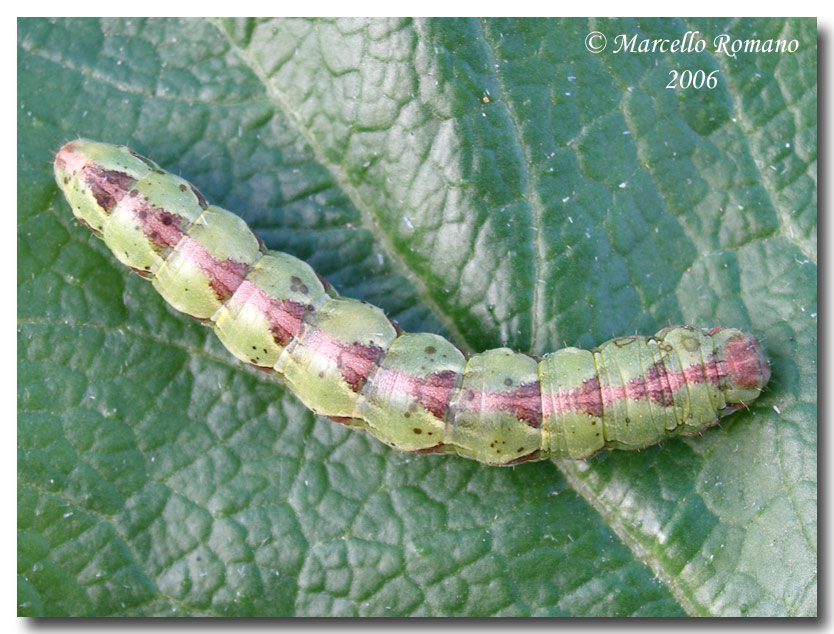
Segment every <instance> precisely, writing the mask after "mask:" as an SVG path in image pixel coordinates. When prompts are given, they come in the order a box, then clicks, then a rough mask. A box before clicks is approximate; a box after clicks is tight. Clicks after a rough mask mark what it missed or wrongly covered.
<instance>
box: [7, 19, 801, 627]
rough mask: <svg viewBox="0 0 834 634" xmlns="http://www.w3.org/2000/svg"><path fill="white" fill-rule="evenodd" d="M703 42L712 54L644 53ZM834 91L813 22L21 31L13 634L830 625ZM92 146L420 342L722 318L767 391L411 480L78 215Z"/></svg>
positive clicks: (41, 27) (522, 339) (440, 463)
mask: <svg viewBox="0 0 834 634" xmlns="http://www.w3.org/2000/svg"><path fill="white" fill-rule="evenodd" d="M593 30H596V31H601V32H603V33H605V34H606V35H607V37H608V42H609V47H608V49H607V50H606V51H604V52H603V53H601V54H598V55H594V54H592V53H590V52H589V51H588V50H586V48H585V45H584V41H585V36H586V35H587V34H588V32H590V31H593ZM687 31H697V32H698V33H699V37H701V38H703V39H704V41H705V42H706V43H707V44H708V46H707V47H706V50H705V51H703V52H695V51H690V52H677V53H671V52H667V53H661V52H657V53H623V52H621V53H614V52H613V50H614V37H615V35H616V34H620V33H625V34H628V35H632V34H636V35H637V36H638V39H643V38H649V39H650V40H652V39H658V38H670V39H675V38H677V39H680V38H682V37H683V36H684V34H685V33H686V32H687ZM724 33H728V34H731V35H732V37H733V38H739V39H741V40H745V39H751V38H761V39H763V40H764V39H766V38H782V39H787V40H792V39H796V41H797V43H798V48H797V50H796V51H795V52H792V53H787V52H784V53H763V52H760V53H746V54H745V53H740V54H739V55H738V56H737V57H736V58H731V57H727V56H726V55H722V54H717V53H715V50H714V46H713V45H712V43H713V40H714V38H715V37H716V36H717V35H720V34H724ZM672 69H675V70H678V71H679V72H680V71H683V70H687V69H688V70H690V71H691V72H692V73H695V72H696V71H698V70H702V71H704V74H707V73H709V72H712V71H715V70H717V71H718V73H717V77H718V85H717V86H716V88H714V89H707V88H702V89H694V88H689V89H682V88H677V89H674V90H671V89H667V88H666V85H667V83H669V81H670V79H671V76H670V74H669V71H670V70H672ZM816 72H817V67H816V23H815V21H814V20H809V19H792V20H777V19H762V20H752V21H742V20H730V19H718V20H707V19H697V20H679V19H662V20H652V19H645V20H626V19H620V20H576V19H570V20H520V21H517V20H475V19H464V20H449V19H441V20H417V21H408V20H371V21H363V20H337V21H329V20H264V21H250V20H243V21H204V20H91V19H84V20H66V19H59V20H44V19H22V20H19V22H18V243H17V249H18V295H17V306H18V474H19V477H18V531H19V532H18V614H20V615H39V616H46V615H84V616H93V615H95V616H113V615H130V616H136V615H183V614H188V615H218V616H219V615H222V616H244V615H247V616H248V615H261V616H288V615H319V616H321V615H391V616H394V615H468V616H481V615H506V616H516V615H541V616H554V615H566V616H567V615H572V616H584V615H594V616H604V615H619V616H627V615H633V616H648V615H663V616H675V615H684V614H690V615H742V614H743V615H797V616H809V615H814V614H816V610H817V607H816V606H817V593H816V560H817V555H816V495H817V494H816V473H817V463H816V452H817V436H816V398H817V396H816V346H817V306H816V304H817V296H816V282H817V278H816V152H817V150H816V95H817V87H816ZM77 136H86V137H90V138H94V139H98V140H102V141H107V142H111V143H125V144H128V145H130V146H132V147H134V148H135V149H136V150H137V151H140V152H142V153H143V154H146V155H148V156H150V157H152V158H153V159H154V160H156V161H157V162H159V163H160V164H161V165H163V166H164V167H166V169H169V170H171V171H174V172H176V173H178V174H181V175H183V176H184V177H186V178H188V179H189V180H191V181H192V182H194V183H195V184H196V185H197V186H198V187H199V188H200V189H201V191H202V192H203V193H204V194H205V195H206V197H207V198H208V199H209V200H211V201H213V202H216V203H217V204H221V205H223V206H224V207H226V208H228V209H231V210H234V211H236V212H238V213H240V214H241V215H242V216H243V217H244V218H245V219H246V220H247V222H249V223H250V224H251V226H253V228H254V229H255V230H256V231H257V232H258V234H259V235H260V236H261V237H262V238H263V240H264V241H265V242H266V244H267V245H268V246H269V247H270V248H273V249H278V250H282V251H286V252H289V253H292V254H294V255H296V256H298V257H301V258H303V259H305V260H307V261H308V262H309V263H310V264H311V265H313V266H314V268H316V269H317V270H318V271H319V272H321V273H322V274H323V275H324V276H325V277H326V278H327V279H328V280H329V281H330V282H331V283H332V284H333V285H334V286H335V287H336V288H337V289H339V291H340V292H341V293H342V294H345V295H349V296H353V297H357V298H360V299H363V300H367V301H369V302H372V303H374V304H377V305H379V306H382V307H383V308H384V309H385V310H386V311H387V312H388V314H389V315H391V316H392V317H393V318H395V319H396V320H397V321H398V322H399V324H400V325H401V326H402V327H403V328H404V329H405V330H412V331H420V330H424V331H431V332H438V333H440V334H443V335H445V336H447V337H449V338H450V339H452V340H454V341H455V342H456V343H458V344H459V345H461V346H463V347H464V348H466V349H468V350H471V351H479V350H483V349H487V348H490V347H494V346H498V345H510V346H512V347H515V348H516V349H519V350H523V351H527V352H531V353H534V354H542V353H545V352H548V351H550V350H553V349H556V348H559V347H562V346H564V345H581V346H584V347H589V346H593V345H597V344H599V343H602V342H603V341H605V340H606V339H609V338H610V337H612V336H616V335H623V334H632V333H634V332H641V333H643V334H651V333H653V332H655V331H656V330H657V329H659V328H661V327H663V326H665V325H667V324H669V323H695V324H698V325H701V326H706V327H709V326H714V325H727V326H734V327H739V328H745V329H748V330H750V331H752V332H753V333H755V334H756V335H757V336H759V337H761V338H762V339H763V341H764V342H765V346H766V350H767V354H768V356H769V357H770V359H771V361H772V369H773V378H772V379H771V383H770V386H769V388H768V390H767V391H766V393H765V394H764V395H763V396H762V397H761V398H760V399H759V400H758V401H756V403H755V404H754V405H753V406H752V407H750V409H749V410H748V411H744V412H740V413H738V414H736V415H735V416H733V417H732V418H730V419H727V420H726V422H725V423H723V424H722V426H721V427H720V428H715V429H713V430H710V431H708V432H707V433H705V434H703V435H702V436H700V437H695V438H689V439H682V440H675V441H669V442H667V443H665V444H664V446H662V447H653V448H651V449H647V450H644V451H641V452H636V453H626V452H612V453H608V454H604V455H600V456H598V457H597V458H595V459H593V460H591V461H588V462H576V463H567V462H566V463H559V464H555V463H551V462H544V463H536V464H526V465H523V466H519V467H516V468H513V469H495V468H490V467H487V466H484V465H480V464H477V463H473V462H468V461H465V460H461V459H456V458H454V457H449V456H413V455H406V454H399V453H397V452H395V451H392V450H389V449H388V448H387V447H385V446H383V445H381V444H380V443H377V442H375V441H373V440H372V439H369V438H367V437H365V436H363V435H362V434H359V433H357V432H351V431H349V430H347V429H345V428H342V427H340V426H338V425H336V424H335V423H332V422H330V421H326V420H321V419H317V418H316V417H314V416H313V415H312V414H310V413H309V412H308V411H307V410H305V408H304V407H303V406H302V405H301V404H300V403H299V402H298V401H297V400H296V399H295V398H294V397H293V396H292V395H291V394H290V393H288V391H287V390H286V389H285V388H284V387H283V386H281V385H280V384H278V383H275V382H273V381H272V380H271V379H270V378H269V377H268V376H266V375H262V374H260V373H257V372H254V371H251V370H250V369H247V368H245V367H241V365H239V364H237V363H236V362H235V361H234V360H233V359H232V358H231V355H229V354H228V353H226V352H225V350H224V349H223V348H222V346H221V345H220V344H219V343H218V342H217V341H216V340H215V339H214V337H213V336H212V335H211V334H210V332H209V331H208V330H207V329H206V328H203V327H202V326H201V325H200V324H198V323H196V322H193V321H190V320H188V319H187V318H185V317H183V316H182V315H179V314H177V313H175V312H174V311H172V310H171V309H169V308H167V307H166V305H165V304H164V302H163V301H162V300H161V298H159V297H158V296H157V295H156V294H155V292H154V291H153V289H152V288H151V286H150V285H149V284H147V283H146V282H145V281H143V280H141V279H140V278H138V277H137V276H135V275H133V274H131V273H130V272H128V271H126V270H124V269H123V268H121V267H120V266H119V265H118V264H117V263H116V261H115V259H114V258H113V257H112V256H111V254H110V253H109V252H108V250H107V249H106V247H104V245H103V244H102V243H101V242H100V241H98V240H96V239H95V238H93V237H92V236H91V235H90V234H89V232H88V231H87V230H86V229H85V228H83V227H81V226H79V225H78V223H76V222H74V221H73V220H72V216H71V214H70V212H69V209H68V206H67V205H66V203H65V202H64V201H63V200H62V199H61V197H60V196H59V194H58V190H57V188H56V187H55V185H54V182H53V180H52V175H51V167H50V162H51V159H52V157H53V155H54V152H55V151H56V150H57V149H58V148H59V147H60V145H61V144H62V143H63V142H65V141H68V140H70V139H72V138H75V137H77Z"/></svg>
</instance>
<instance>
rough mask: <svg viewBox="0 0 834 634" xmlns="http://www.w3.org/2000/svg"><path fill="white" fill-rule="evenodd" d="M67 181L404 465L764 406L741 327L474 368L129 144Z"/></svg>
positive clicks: (151, 258)
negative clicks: (406, 459)
mask: <svg viewBox="0 0 834 634" xmlns="http://www.w3.org/2000/svg"><path fill="white" fill-rule="evenodd" d="M54 168H55V178H56V182H57V183H58V186H59V187H60V189H61V190H62V192H63V193H64V195H65V197H66V199H67V201H68V203H69V204H70V207H71V208H72V211H73V213H74V214H75V216H76V218H78V219H79V220H80V221H81V222H82V223H84V224H85V225H86V226H87V227H89V228H90V230H92V231H93V233H94V234H95V235H97V236H98V237H99V238H102V239H103V240H104V242H105V243H106V244H107V246H108V247H109V248H110V249H111V250H112V251H113V254H114V255H115V256H116V258H117V259H118V260H119V261H121V262H122V263H123V264H125V265H127V266H128V267H130V268H131V269H133V270H134V271H136V272H137V273H139V274H140V275H142V276H143V277H146V278H148V279H149V280H150V281H151V283H152V284H153V285H154V287H155V288H156V290H157V291H158V292H159V293H160V294H161V295H162V296H163V297H164V298H165V300H166V301H167V302H168V303H169V304H170V305H171V306H173V307H174V308H176V309H177V310H179V311H181V312H183V313H186V314H188V315H191V316H193V317H195V318H197V319H200V320H202V321H203V322H204V323H206V324H207V325H209V326H211V327H212V328H213V329H214V331H215V332H216V334H217V336H218V337H219V338H220V340H221V341H222V342H223V344H224V345H225V346H226V348H228V349H229V351H230V352H231V353H232V354H233V355H235V356H236V357H237V358H239V359H241V360H242V361H244V362H246V363H250V364H252V365H254V366H257V367H259V368H261V369H265V370H267V371H269V372H272V373H274V374H276V375H278V376H279V377H280V378H281V379H282V380H283V381H284V382H285V383H286V384H287V385H288V386H289V387H290V388H291V390H292V391H293V392H294V393H295V394H296V395H297V396H298V397H299V399H301V401H303V402H304V404H305V405H307V406H308V407H309V408H310V409H311V410H313V411H314V412H316V413H317V414H321V415H323V416H327V417H329V418H332V419H334V420H337V421H338V422H340V423H343V424H346V425H348V426H350V427H353V428H357V429H362V430H365V431H367V432H368V433H370V434H371V435H373V436H374V437H376V438H378V439H379V440H381V441H383V442H385V443H386V444H388V445H390V446H391V447H394V448H396V449H399V450H402V451H411V452H420V453H455V454H458V455H460V456H464V457H467V458H472V459H475V460H479V461H481V462H484V463H487V464H491V465H499V466H504V465H512V464H517V463H519V462H522V461H526V460H540V459H545V458H550V457H556V458H574V459H584V458H588V457H590V456H593V455H594V454H596V453H598V452H599V451H602V450H604V449H639V448H642V447H646V446H649V445H652V444H655V443H657V442H659V441H661V440H663V439H664V438H668V437H671V436H675V435H691V434H697V433H700V432H701V431H703V430H704V429H706V428H707V427H709V426H711V425H714V424H715V423H717V422H718V421H719V420H720V418H721V417H723V416H726V415H728V414H730V413H732V412H734V411H736V410H738V409H740V408H743V407H745V406H746V405H748V404H749V403H751V402H752V401H753V400H755V399H756V398H757V397H758V396H759V394H760V393H761V391H762V389H763V388H764V386H765V385H766V384H767V382H768V380H769V378H770V367H769V364H768V361H767V358H766V357H765V355H764V352H763V351H762V347H761V345H760V344H759V342H758V341H757V339H756V338H754V337H753V336H752V335H749V334H747V333H744V332H742V331H740V330H736V329H734V328H721V327H716V328H711V329H701V328H695V327H692V326H672V327H668V328H664V329H663V330H661V331H660V332H658V333H656V334H655V335H653V336H649V337H642V336H629V337H618V338H616V339H612V340H610V341H607V342H605V343H603V344H602V345H601V346H599V347H597V348H595V349H594V350H590V351H589V350H580V349H577V348H565V349H562V350H559V351H557V352H553V353H549V354H546V355H544V356H543V357H541V358H538V359H537V358H533V357H530V356H529V355H526V354H523V353H518V352H514V351H512V350H510V349H508V348H497V349H494V350H488V351H486V352H482V353H479V354H473V355H470V356H468V357H467V356H464V354H463V353H462V352H460V350H459V349H458V348H457V347H456V346H454V345H453V344H452V343H450V342H449V341H447V340H446V339H444V338H443V337H440V336H438V335H434V334H429V333H404V332H402V331H400V330H399V329H398V328H397V327H396V326H395V325H394V324H393V323H392V322H391V320H390V319H389V318H388V317H387V316H386V315H385V314H384V313H383V311H382V310H380V309H379V308H376V307H374V306H371V305H370V304H367V303H365V302H361V301H358V300H355V299H350V298H345V297H341V296H339V295H338V293H337V292H336V291H335V290H334V289H333V288H332V287H330V286H329V285H327V284H326V283H324V282H323V281H322V280H321V279H320V278H319V277H318V275H317V274H316V273H315V272H314V271H313V270H312V268H310V266H309V265H307V264H306V263H305V262H303V261H301V260H299V259H297V258H295V257H293V256H291V255H288V254H286V253H281V252H277V251H270V250H268V249H266V248H265V247H264V246H263V244H262V243H261V241H260V240H259V239H258V238H257V237H256V236H255V234H254V233H252V231H251V230H250V229H249V227H248V226H247V225H246V223H245V222H244V221H243V220H242V219H241V218H240V217H238V216H236V215H235V214H233V213H231V212H229V211H226V210H224V209H221V208H219V207H216V206H214V205H211V204H209V203H208V202H207V201H206V200H205V198H204V197H203V196H202V195H201V194H200V193H199V192H198V191H197V190H196V188H195V187H194V186H193V185H191V184H190V183H188V182H187V181H185V180H183V179H182V178H179V177H178V176H175V175H173V174H170V173H168V172H165V171H164V170H162V169H160V168H159V167H158V166H157V165H156V164H155V163H153V162H152V161H150V160H148V159H146V158H143V157H141V156H139V155H137V154H136V153H134V152H133V151H131V150H130V149H128V148H126V147H123V146H115V145H109V144H105V143H98V142H95V141H89V140H86V139H79V140H76V141H72V142H70V143H67V144H66V145H65V146H64V147H63V148H61V150H60V151H59V152H58V154H57V156H56V158H55V163H54Z"/></svg>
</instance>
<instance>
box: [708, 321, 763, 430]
mask: <svg viewBox="0 0 834 634" xmlns="http://www.w3.org/2000/svg"><path fill="white" fill-rule="evenodd" d="M710 334H711V336H712V338H713V342H714V343H715V348H716V354H717V360H718V362H719V364H720V365H721V367H722V369H723V372H722V374H723V375H724V380H725V387H724V390H723V392H724V398H725V399H726V402H727V405H726V407H725V408H724V409H723V410H722V411H721V415H722V416H726V415H727V414H730V413H732V412H734V411H736V410H739V409H742V408H744V407H747V405H749V404H750V403H751V402H752V401H754V400H755V399H757V398H758V397H759V395H760V394H761V393H762V390H764V388H765V386H766V385H767V383H768V381H769V380H770V363H769V361H768V360H767V357H766V356H765V353H764V350H763V349H762V346H761V343H759V340H758V339H756V338H755V337H754V336H753V335H751V334H748V333H745V332H742V331H740V330H736V329H735V328H714V329H713V330H712V331H710Z"/></svg>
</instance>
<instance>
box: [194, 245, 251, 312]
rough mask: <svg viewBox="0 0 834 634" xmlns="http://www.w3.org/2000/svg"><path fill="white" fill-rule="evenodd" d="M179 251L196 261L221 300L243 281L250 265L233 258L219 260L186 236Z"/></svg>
mask: <svg viewBox="0 0 834 634" xmlns="http://www.w3.org/2000/svg"><path fill="white" fill-rule="evenodd" d="M178 249H179V252H180V253H181V254H182V255H183V256H185V257H186V258H188V259H189V260H190V261H192V262H194V263H195V264H196V265H197V266H198V267H200V270H202V271H203V273H205V274H206V275H207V276H208V278H209V285H210V286H211V288H212V290H213V291H214V292H215V294H216V295H217V297H218V298H219V299H220V301H226V300H227V299H228V298H229V297H231V296H232V293H234V292H235V291H236V290H237V289H238V287H239V286H240V285H241V284H242V283H243V278H244V276H245V275H246V271H247V270H248V268H249V267H248V266H247V265H246V264H244V263H243V262H235V261H234V260H232V259H229V258H226V259H225V260H218V259H217V258H215V257H214V256H213V255H211V253H209V252H208V251H207V250H206V248H205V247H204V246H203V245H202V244H200V243H199V242H198V241H197V240H192V239H191V238H189V237H188V236H186V237H185V238H184V239H183V240H182V243H181V244H180V246H179V247H178Z"/></svg>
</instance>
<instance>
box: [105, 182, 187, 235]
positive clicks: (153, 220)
mask: <svg viewBox="0 0 834 634" xmlns="http://www.w3.org/2000/svg"><path fill="white" fill-rule="evenodd" d="M119 204H120V209H125V210H126V211H129V212H130V213H132V214H133V217H134V218H135V219H136V221H137V222H138V223H139V225H140V226H141V227H142V233H144V234H145V236H146V237H148V238H150V240H151V241H152V242H153V243H154V245H155V246H157V247H159V248H160V249H164V248H165V247H175V246H177V245H178V244H179V242H180V240H182V237H183V235H185V231H184V230H183V228H182V227H181V226H180V223H181V222H182V220H183V219H182V216H177V215H175V214H172V213H171V212H169V211H165V210H164V209H160V208H159V207H154V206H153V205H151V204H150V203H148V201H147V199H146V198H145V197H144V196H141V195H139V194H138V192H136V190H132V191H131V192H130V193H129V194H128V195H127V196H126V197H124V198H122V199H121V201H120V203H119Z"/></svg>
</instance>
